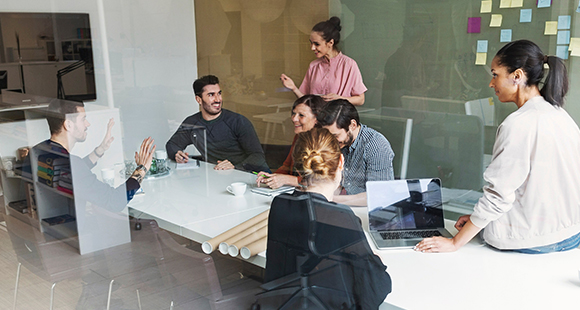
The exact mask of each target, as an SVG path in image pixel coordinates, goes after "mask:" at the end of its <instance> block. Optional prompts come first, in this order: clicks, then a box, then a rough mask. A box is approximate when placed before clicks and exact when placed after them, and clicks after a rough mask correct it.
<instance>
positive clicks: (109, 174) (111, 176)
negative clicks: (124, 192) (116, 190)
mask: <svg viewBox="0 0 580 310" xmlns="http://www.w3.org/2000/svg"><path fill="white" fill-rule="evenodd" d="M101 176H102V177H103V182H104V183H107V184H109V185H110V186H115V169H113V168H103V169H101Z"/></svg>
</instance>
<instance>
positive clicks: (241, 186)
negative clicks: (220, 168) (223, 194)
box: [226, 182, 246, 196]
mask: <svg viewBox="0 0 580 310" xmlns="http://www.w3.org/2000/svg"><path fill="white" fill-rule="evenodd" d="M226 190H227V191H228V192H230V193H231V194H234V195H235V196H242V195H243V194H244V193H245V192H246V183H243V182H235V183H232V184H230V185H229V186H228V187H226Z"/></svg>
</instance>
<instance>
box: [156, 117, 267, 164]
mask: <svg viewBox="0 0 580 310" xmlns="http://www.w3.org/2000/svg"><path fill="white" fill-rule="evenodd" d="M204 129H205V132H206V135H207V137H206V139H207V157H208V158H204V159H205V160H206V161H208V162H211V163H217V161H218V160H225V159H227V160H229V161H230V162H231V163H232V164H233V165H234V166H236V168H238V169H244V170H253V171H270V169H269V168H268V165H267V164H266V158H265V156H264V151H263V150H262V146H261V145H260V140H259V139H258V135H257V134H256V131H255V130H254V126H252V123H250V121H249V120H248V119H247V118H246V117H244V116H243V115H240V114H238V113H234V112H232V111H229V110H226V109H223V110H222V113H221V114H220V116H218V118H216V119H215V120H211V121H206V120H205V119H203V117H202V116H201V113H200V112H198V113H196V114H194V115H191V116H189V117H187V118H186V119H185V120H184V121H183V123H181V125H180V126H179V128H178V129H177V131H176V132H175V133H174V134H173V136H171V138H170V139H169V141H167V144H166V145H165V149H166V150H167V155H168V156H169V158H170V159H173V160H175V154H176V153H177V151H180V150H183V149H185V148H186V147H187V146H188V145H190V144H193V145H194V146H195V147H196V148H197V149H198V151H199V152H200V153H202V156H203V153H204V151H203V150H204V149H205V145H204V138H203V137H204Z"/></svg>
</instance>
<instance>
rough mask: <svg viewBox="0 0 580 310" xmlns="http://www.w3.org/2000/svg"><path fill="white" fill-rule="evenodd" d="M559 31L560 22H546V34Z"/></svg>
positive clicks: (553, 33)
mask: <svg viewBox="0 0 580 310" xmlns="http://www.w3.org/2000/svg"><path fill="white" fill-rule="evenodd" d="M557 33H558V22H546V28H544V35H546V36H553V35H556V34H557Z"/></svg>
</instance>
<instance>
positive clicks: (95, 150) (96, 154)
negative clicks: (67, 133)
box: [93, 146, 105, 158]
mask: <svg viewBox="0 0 580 310" xmlns="http://www.w3.org/2000/svg"><path fill="white" fill-rule="evenodd" d="M98 148H99V147H98V146H97V147H96V148H95V149H94V150H93V152H94V153H95V156H97V157H98V158H101V157H103V155H105V152H103V154H101V155H99V154H98V153H97V149H98Z"/></svg>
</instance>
